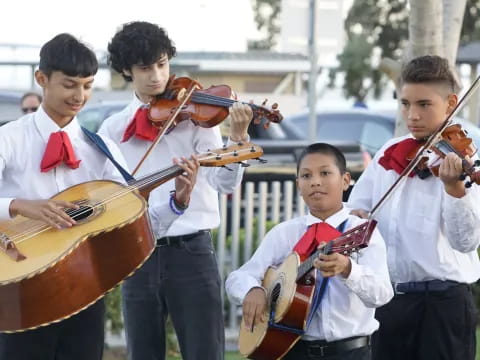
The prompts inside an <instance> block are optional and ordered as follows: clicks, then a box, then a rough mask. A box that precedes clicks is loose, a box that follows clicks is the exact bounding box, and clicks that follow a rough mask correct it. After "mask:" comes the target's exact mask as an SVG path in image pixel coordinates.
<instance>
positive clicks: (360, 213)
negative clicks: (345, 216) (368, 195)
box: [350, 209, 368, 219]
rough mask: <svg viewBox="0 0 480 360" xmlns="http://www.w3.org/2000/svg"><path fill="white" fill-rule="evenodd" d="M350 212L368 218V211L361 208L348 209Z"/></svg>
mask: <svg viewBox="0 0 480 360" xmlns="http://www.w3.org/2000/svg"><path fill="white" fill-rule="evenodd" d="M350 214H352V215H355V216H358V217H359V218H362V219H368V211H366V210H363V209H353V210H352V211H350Z"/></svg>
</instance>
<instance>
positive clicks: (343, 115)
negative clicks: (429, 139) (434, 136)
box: [284, 109, 480, 179]
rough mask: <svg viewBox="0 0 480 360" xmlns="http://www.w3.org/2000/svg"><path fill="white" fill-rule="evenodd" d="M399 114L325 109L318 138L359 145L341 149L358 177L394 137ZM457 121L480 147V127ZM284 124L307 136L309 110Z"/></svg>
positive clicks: (322, 113)
mask: <svg viewBox="0 0 480 360" xmlns="http://www.w3.org/2000/svg"><path fill="white" fill-rule="evenodd" d="M395 118H396V113H395V112H394V111H390V112H375V111H372V110H368V109H350V110H344V111H322V112H318V113H317V136H316V140H317V141H324V142H328V143H331V144H333V145H335V142H338V141H343V142H349V143H356V144H358V145H359V146H360V151H361V152H362V156H359V155H358V154H357V155H356V156H354V154H353V153H351V151H349V150H348V149H344V148H342V146H340V149H341V150H342V151H343V152H344V154H345V157H346V159H347V167H348V168H349V170H350V172H352V175H353V178H354V179H356V178H357V177H358V176H359V175H360V174H361V172H362V171H363V169H364V168H365V166H366V165H368V162H369V160H370V159H371V157H373V156H374V155H375V153H376V152H377V151H378V150H379V149H380V148H381V147H382V145H383V144H385V142H386V141H388V140H389V139H391V138H392V137H393V136H394V131H395ZM455 122H458V123H459V124H461V125H462V128H463V129H464V130H466V131H467V133H468V134H469V136H470V137H471V138H472V139H473V141H474V143H475V145H476V146H477V148H480V128H478V127H476V126H475V125H473V124H472V123H470V122H468V121H466V120H463V119H461V118H455ZM284 127H285V128H286V129H287V131H289V132H291V133H293V134H294V135H292V137H295V138H302V139H304V140H307V139H308V136H309V135H308V134H309V113H308V112H303V113H300V114H297V115H294V116H291V117H289V118H286V119H285V120H284Z"/></svg>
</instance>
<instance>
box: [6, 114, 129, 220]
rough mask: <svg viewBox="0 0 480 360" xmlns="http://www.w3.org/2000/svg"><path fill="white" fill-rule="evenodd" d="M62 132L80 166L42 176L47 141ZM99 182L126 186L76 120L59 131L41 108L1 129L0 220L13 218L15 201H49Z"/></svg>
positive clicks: (114, 149)
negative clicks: (82, 185) (74, 188)
mask: <svg viewBox="0 0 480 360" xmlns="http://www.w3.org/2000/svg"><path fill="white" fill-rule="evenodd" d="M60 130H62V131H65V132H66V133H67V134H68V136H69V138H70V141H71V143H72V147H73V150H74V152H75V156H76V157H77V159H79V160H81V162H80V165H79V167H78V168H77V169H71V168H69V167H68V166H66V165H65V164H63V163H62V164H61V165H59V166H58V167H56V168H54V169H52V170H50V171H48V172H44V173H43V172H41V171H40V163H41V161H42V158H43V155H44V152H45V148H46V146H47V143H48V139H49V137H50V134H51V133H53V132H57V131H60ZM104 140H105V142H106V144H107V146H108V148H109V149H110V151H111V153H112V155H113V156H114V157H115V159H116V160H117V161H118V162H119V163H120V164H121V165H122V166H125V167H126V163H125V160H124V159H123V156H122V154H121V153H120V150H119V149H118V148H117V146H116V145H115V144H114V143H112V142H111V141H109V140H108V139H105V138H104ZM99 179H108V180H114V181H117V182H121V183H125V180H124V179H123V177H122V176H121V174H120V173H119V171H118V170H117V168H116V167H114V165H113V164H112V163H111V161H110V160H108V159H107V157H106V156H104V155H103V153H101V152H100V150H98V149H97V147H96V146H95V145H94V144H92V143H91V142H90V140H89V139H88V138H87V137H86V136H85V135H84V133H83V131H82V129H81V128H80V125H79V124H78V122H77V119H76V118H74V119H73V120H72V121H71V122H70V123H69V124H68V125H67V126H65V127H64V128H59V126H58V125H57V124H56V123H55V122H54V121H53V120H52V119H51V118H50V117H49V116H48V115H47V114H46V113H45V111H44V110H43V108H42V107H39V108H38V110H37V111H36V112H34V113H31V114H27V115H25V116H23V117H21V118H20V119H18V120H16V121H12V122H9V123H8V124H6V125H4V126H2V127H0V219H9V218H10V213H9V207H10V203H11V201H12V200H13V199H15V198H22V199H26V200H38V199H48V198H50V197H52V196H53V195H55V194H57V193H59V192H61V191H62V190H64V189H66V188H68V187H70V186H73V185H77V184H79V183H82V182H85V181H90V180H99Z"/></svg>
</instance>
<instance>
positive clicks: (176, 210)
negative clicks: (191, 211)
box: [168, 192, 185, 215]
mask: <svg viewBox="0 0 480 360" xmlns="http://www.w3.org/2000/svg"><path fill="white" fill-rule="evenodd" d="M168 203H169V205H170V209H171V210H172V211H173V212H174V213H175V214H176V215H182V214H183V213H184V212H185V210H181V209H179V208H177V207H176V206H175V192H172V193H171V194H170V201H169V202H168Z"/></svg>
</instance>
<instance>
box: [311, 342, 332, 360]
mask: <svg viewBox="0 0 480 360" xmlns="http://www.w3.org/2000/svg"><path fill="white" fill-rule="evenodd" d="M326 347H327V346H326V345H317V344H312V345H309V346H308V348H307V355H308V356H310V357H313V358H315V357H316V356H320V357H324V356H325V351H324V349H325V348H326ZM312 349H315V350H317V349H318V350H319V352H320V354H316V353H312Z"/></svg>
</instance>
